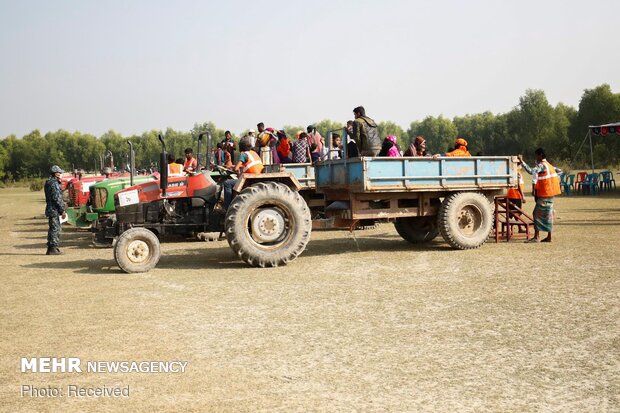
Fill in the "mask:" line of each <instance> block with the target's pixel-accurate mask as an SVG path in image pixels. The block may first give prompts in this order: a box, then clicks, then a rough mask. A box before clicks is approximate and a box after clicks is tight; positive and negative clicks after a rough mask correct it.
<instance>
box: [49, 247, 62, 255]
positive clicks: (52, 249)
mask: <svg viewBox="0 0 620 413" xmlns="http://www.w3.org/2000/svg"><path fill="white" fill-rule="evenodd" d="M60 254H62V252H60V250H59V249H58V247H47V252H46V253H45V255H60Z"/></svg>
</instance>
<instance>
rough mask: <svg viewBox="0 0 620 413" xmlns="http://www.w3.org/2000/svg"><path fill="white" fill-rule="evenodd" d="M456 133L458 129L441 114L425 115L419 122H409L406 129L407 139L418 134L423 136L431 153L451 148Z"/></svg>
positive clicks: (413, 137) (442, 151)
mask: <svg viewBox="0 0 620 413" xmlns="http://www.w3.org/2000/svg"><path fill="white" fill-rule="evenodd" d="M457 134H458V131H457V129H456V126H455V125H454V123H453V122H452V121H451V120H450V119H448V118H445V117H443V115H439V116H438V117H433V116H427V117H426V118H424V120H423V121H421V122H420V121H414V122H411V125H410V126H409V129H407V135H408V136H409V141H412V140H413V139H415V137H416V136H418V135H422V136H424V137H425V138H426V147H427V149H428V151H429V152H431V153H444V152H446V150H447V149H449V148H453V147H454V141H455V140H456V137H457ZM401 146H404V145H401Z"/></svg>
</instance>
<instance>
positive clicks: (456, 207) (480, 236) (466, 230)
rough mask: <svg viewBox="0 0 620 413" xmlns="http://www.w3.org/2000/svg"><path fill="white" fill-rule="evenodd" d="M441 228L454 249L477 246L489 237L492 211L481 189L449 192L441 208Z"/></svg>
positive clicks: (442, 233) (439, 221) (439, 222)
mask: <svg viewBox="0 0 620 413" xmlns="http://www.w3.org/2000/svg"><path fill="white" fill-rule="evenodd" d="M438 224H439V231H440V232H441V235H442V236H443V239H444V240H446V242H447V243H448V244H450V245H451V246H452V247H453V248H456V249H460V250H467V249H473V248H478V247H480V246H481V245H482V244H484V243H485V242H486V240H487V238H488V237H489V232H490V231H491V226H492V225H493V212H492V209H491V204H490V203H489V201H488V200H487V198H486V197H485V196H484V195H482V194H481V193H478V192H457V193H453V194H450V195H448V196H447V197H446V198H445V199H444V201H443V203H442V204H441V207H440V208H439V220H438Z"/></svg>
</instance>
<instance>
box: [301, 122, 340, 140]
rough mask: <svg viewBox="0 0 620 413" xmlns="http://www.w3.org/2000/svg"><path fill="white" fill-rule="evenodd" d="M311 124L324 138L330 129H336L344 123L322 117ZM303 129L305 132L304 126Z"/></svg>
mask: <svg viewBox="0 0 620 413" xmlns="http://www.w3.org/2000/svg"><path fill="white" fill-rule="evenodd" d="M312 125H314V127H315V128H316V130H317V132H319V133H320V134H321V136H323V137H324V138H325V139H326V140H327V136H328V134H329V132H330V131H337V130H339V129H342V128H344V126H345V124H344V123H342V122H336V121H333V120H331V119H323V120H322V121H320V122H315V123H313V124H312ZM303 131H304V132H306V128H304V129H303ZM293 136H294V135H293Z"/></svg>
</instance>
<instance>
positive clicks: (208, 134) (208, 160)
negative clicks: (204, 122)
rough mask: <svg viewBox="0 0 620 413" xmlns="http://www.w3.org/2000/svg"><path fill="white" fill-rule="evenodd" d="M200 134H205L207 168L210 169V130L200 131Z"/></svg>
mask: <svg viewBox="0 0 620 413" xmlns="http://www.w3.org/2000/svg"><path fill="white" fill-rule="evenodd" d="M202 135H207V159H206V162H207V165H206V167H207V170H208V171H210V170H211V132H208V131H207V132H202Z"/></svg>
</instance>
